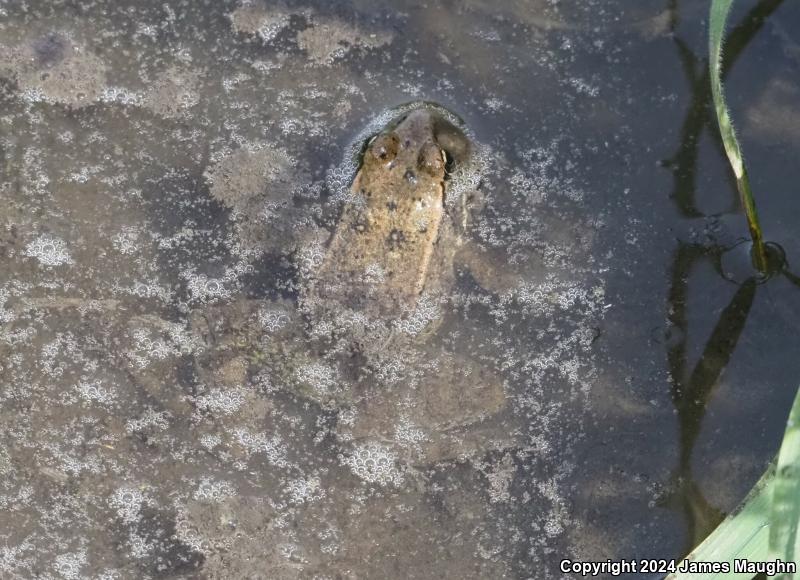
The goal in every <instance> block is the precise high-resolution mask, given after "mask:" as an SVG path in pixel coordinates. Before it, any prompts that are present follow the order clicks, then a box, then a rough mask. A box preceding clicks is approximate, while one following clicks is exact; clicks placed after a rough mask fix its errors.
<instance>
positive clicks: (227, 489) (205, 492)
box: [192, 477, 236, 502]
mask: <svg viewBox="0 0 800 580" xmlns="http://www.w3.org/2000/svg"><path fill="white" fill-rule="evenodd" d="M234 495H236V488H234V486H233V485H232V484H231V483H230V482H229V481H215V480H213V479H211V478H210V477H203V478H202V479H200V482H199V483H198V484H197V487H196V488H195V490H194V493H193V494H192V497H193V498H194V499H196V500H198V501H206V502H220V501H222V500H224V499H226V498H229V497H233V496H234Z"/></svg>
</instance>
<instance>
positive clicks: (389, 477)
mask: <svg viewBox="0 0 800 580" xmlns="http://www.w3.org/2000/svg"><path fill="white" fill-rule="evenodd" d="M340 460H341V461H342V463H343V464H344V465H346V466H347V467H349V468H350V471H352V472H353V474H354V475H356V477H358V478H360V479H362V480H364V481H365V482H367V483H371V484H378V485H383V486H386V485H395V486H399V485H402V484H403V480H404V476H403V471H402V470H401V469H400V467H398V464H397V455H396V454H395V453H394V452H393V451H391V450H390V449H389V447H387V446H385V445H382V444H380V443H375V442H368V443H362V444H359V445H356V446H355V447H354V448H353V449H352V451H351V452H350V453H349V454H347V455H344V456H341V457H340Z"/></svg>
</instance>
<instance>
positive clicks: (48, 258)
mask: <svg viewBox="0 0 800 580" xmlns="http://www.w3.org/2000/svg"><path fill="white" fill-rule="evenodd" d="M25 255H26V256H28V257H30V258H36V259H37V260H39V263H40V264H42V265H44V266H63V265H64V264H72V263H73V260H72V257H71V256H70V255H69V251H68V250H67V244H66V242H65V241H64V240H62V239H61V238H57V237H55V236H51V235H49V234H43V235H41V236H39V237H38V238H36V239H35V240H33V241H31V242H30V243H29V244H28V245H27V246H26V248H25Z"/></svg>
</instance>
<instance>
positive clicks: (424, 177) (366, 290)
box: [200, 109, 506, 463]
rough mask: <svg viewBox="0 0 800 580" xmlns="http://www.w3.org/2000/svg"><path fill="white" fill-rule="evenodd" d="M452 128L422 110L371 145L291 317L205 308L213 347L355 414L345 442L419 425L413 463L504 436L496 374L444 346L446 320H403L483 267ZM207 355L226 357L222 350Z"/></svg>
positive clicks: (341, 430) (252, 309)
mask: <svg viewBox="0 0 800 580" xmlns="http://www.w3.org/2000/svg"><path fill="white" fill-rule="evenodd" d="M454 131H457V130H456V129H454V128H453V127H452V125H449V124H448V123H447V122H446V121H443V120H442V119H441V117H439V116H437V115H436V113H434V112H431V111H429V110H426V109H416V110H413V111H411V112H409V113H408V114H407V115H406V116H405V117H404V118H402V119H401V120H400V121H399V123H397V124H396V125H390V126H388V127H387V128H386V129H384V130H383V131H382V132H381V133H379V134H378V135H377V136H376V137H374V138H373V139H372V140H371V141H370V142H369V143H368V145H367V147H366V149H365V151H364V155H363V160H362V165H361V168H360V170H359V171H358V173H357V175H356V177H355V179H354V181H353V184H352V187H351V189H350V199H348V200H347V203H346V204H345V207H344V208H343V209H342V213H341V216H340V218H339V220H338V222H337V226H336V228H335V230H334V232H333V234H332V235H331V238H330V240H329V242H328V245H327V249H326V251H325V252H324V255H323V257H322V259H321V262H320V263H319V266H318V267H317V269H316V271H314V272H312V273H311V274H310V278H309V280H308V282H307V283H306V285H305V289H304V290H302V291H301V294H300V297H299V303H298V309H297V311H295V312H292V311H291V306H287V305H283V306H281V308H282V311H284V312H286V313H287V314H286V316H287V317H288V318H287V320H288V319H291V322H288V323H287V324H286V325H284V326H283V327H282V328H281V329H280V330H278V331H271V332H268V333H265V331H264V330H263V328H261V327H260V325H259V324H258V323H257V318H258V315H257V312H258V310H259V309H260V308H263V306H264V305H263V304H260V303H258V302H257V301H251V302H253V303H252V304H247V303H240V304H238V305H227V306H223V307H222V308H221V309H220V310H218V311H216V312H212V311H207V313H206V317H207V319H206V320H205V321H203V323H202V325H201V326H202V327H205V328H206V330H203V329H202V328H201V329H200V330H201V332H203V334H205V335H206V336H215V337H217V338H215V339H214V340H216V341H217V345H216V347H212V348H211V349H210V350H211V351H216V352H217V353H218V354H220V355H221V356H222V358H223V360H224V359H228V358H230V356H231V355H235V356H242V355H243V354H244V356H245V357H247V358H248V359H249V360H250V364H251V365H252V367H254V368H259V369H268V370H269V374H270V381H271V383H272V384H274V385H278V386H280V388H282V389H284V390H286V391H289V392H292V393H294V394H296V395H299V396H300V397H301V398H303V399H306V400H310V401H314V402H316V403H317V404H320V405H323V406H327V407H329V408H330V407H332V408H335V409H338V410H344V409H350V410H352V411H353V412H354V416H355V419H354V420H353V421H350V422H342V424H341V425H340V426H339V427H337V436H339V437H340V438H341V439H342V441H352V440H380V441H383V442H384V443H386V444H389V445H391V446H395V442H394V437H395V434H396V433H397V429H398V426H400V425H402V424H404V423H403V422H404V421H405V422H406V423H408V424H412V425H416V426H417V427H418V428H419V429H420V430H421V432H422V433H424V443H419V444H418V445H417V446H416V448H415V450H414V451H413V452H412V451H409V450H408V449H407V448H405V447H404V446H403V445H402V444H399V443H398V445H399V447H398V450H399V452H400V454H401V455H402V456H404V458H405V460H407V461H410V462H412V463H430V462H435V461H439V460H442V459H446V458H452V457H455V456H459V455H462V454H465V453H466V454H469V453H471V452H475V451H477V450H479V449H481V448H483V447H484V446H485V445H484V442H485V441H487V440H488V439H490V438H491V439H492V440H502V439H503V437H504V435H502V434H498V433H494V434H492V435H491V436H489V435H487V434H486V431H485V429H489V431H491V430H492V429H493V428H494V427H493V426H492V423H491V421H487V420H488V419H489V418H491V417H494V416H497V415H498V414H499V413H501V412H502V410H503V409H504V408H505V403H506V401H505V391H504V388H503V385H502V382H501V380H500V379H499V376H498V375H497V374H495V372H494V371H492V370H491V369H486V368H483V367H482V366H481V365H480V364H478V363H476V362H475V361H473V360H471V359H464V357H462V356H460V355H458V354H456V353H453V352H451V347H448V346H445V344H444V343H443V339H442V337H439V336H438V333H437V329H438V328H439V324H440V321H441V318H442V317H441V316H438V317H436V320H435V321H433V322H426V323H425V324H426V326H425V328H424V331H423V332H420V333H409V332H406V331H403V330H397V323H398V322H399V321H403V320H404V319H408V318H410V317H411V318H413V316H414V311H415V310H416V309H418V308H421V307H422V302H423V299H424V298H425V297H426V296H427V297H429V298H430V300H429V301H428V302H427V304H430V303H436V302H437V300H438V299H439V297H442V296H447V293H448V290H449V289H450V288H451V287H452V285H453V283H454V279H455V275H454V272H455V269H456V268H455V264H456V262H458V264H459V265H462V264H463V265H465V266H466V267H468V268H469V270H470V272H472V273H473V274H474V273H475V272H476V268H474V267H473V265H474V264H477V265H478V266H479V267H481V264H485V263H486V261H485V260H483V261H482V260H480V259H477V260H476V259H473V258H474V256H475V254H474V253H472V254H471V253H470V252H468V251H464V249H465V248H464V246H463V244H462V237H461V236H460V233H461V231H460V225H459V224H462V223H463V219H462V218H463V216H462V215H460V214H457V212H458V211H461V209H460V208H461V206H460V204H455V203H452V201H453V200H447V199H446V198H445V196H446V188H445V181H446V167H445V166H446V161H447V157H446V155H447V154H446V153H445V150H444V147H443V146H442V144H441V141H445V143H447V145H448V149H449V150H451V151H453V150H454V149H455V147H454V143H455V141H454V139H453V135H454V134H455V133H454ZM460 137H461V138H462V139H463V140H464V142H466V138H465V137H464V136H463V135H460ZM456 145H457V143H456ZM448 201H450V203H447V202H448ZM454 214H457V215H454ZM478 271H481V270H480V268H479V269H478ZM482 271H487V270H486V269H485V268H483V269H482ZM493 277H494V278H495V279H498V278H499V277H497V276H491V275H490V276H488V277H487V276H480V275H475V276H474V278H475V279H476V280H477V281H478V282H479V283H480V282H482V280H481V278H489V279H491V278H493ZM481 285H483V284H481ZM300 315H302V316H300ZM301 318H302V319H303V320H302V321H301ZM215 328H216V330H215ZM445 342H446V340H445ZM242 351H244V353H243V352H242ZM245 353H247V354H245ZM209 363H210V366H212V367H215V368H219V367H221V366H223V362H222V361H220V360H219V359H217V360H216V361H215V362H212V361H210V360H209ZM387 365H388V366H387ZM388 367H391V368H398V369H400V370H398V371H397V373H398V375H397V377H395V378H391V379H389V378H386V377H384V376H383V374H384V373H385V372H386V368H388ZM390 374H391V373H390ZM325 377H332V378H331V380H327V379H325ZM409 454H410V455H409Z"/></svg>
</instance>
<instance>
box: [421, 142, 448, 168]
mask: <svg viewBox="0 0 800 580" xmlns="http://www.w3.org/2000/svg"><path fill="white" fill-rule="evenodd" d="M445 160H446V156H445V154H444V151H443V150H442V149H440V148H439V146H438V145H436V144H435V143H426V144H425V146H424V147H423V148H422V151H420V154H419V159H418V160H417V165H418V167H419V169H420V170H421V171H424V172H425V173H428V174H429V175H433V176H441V175H442V174H443V173H444V170H445Z"/></svg>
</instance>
